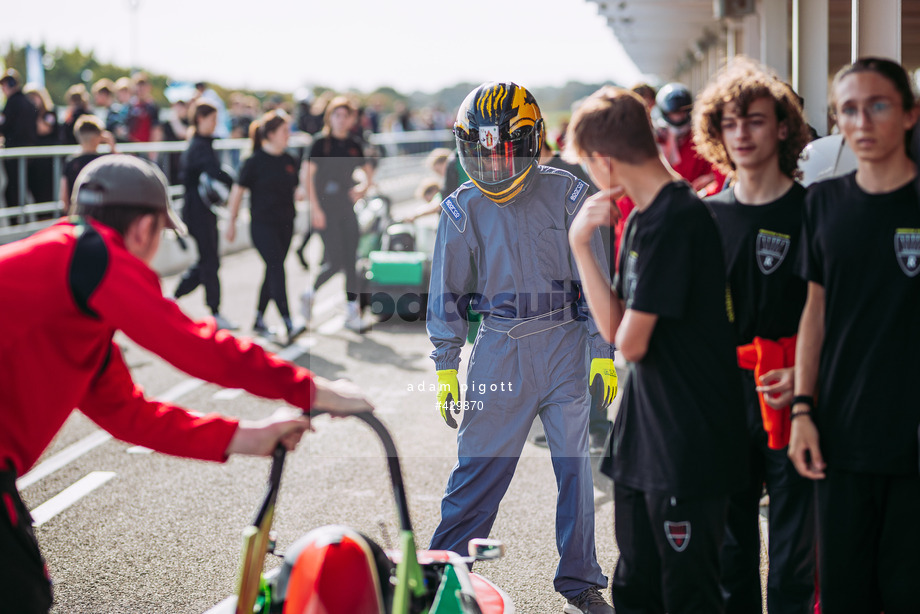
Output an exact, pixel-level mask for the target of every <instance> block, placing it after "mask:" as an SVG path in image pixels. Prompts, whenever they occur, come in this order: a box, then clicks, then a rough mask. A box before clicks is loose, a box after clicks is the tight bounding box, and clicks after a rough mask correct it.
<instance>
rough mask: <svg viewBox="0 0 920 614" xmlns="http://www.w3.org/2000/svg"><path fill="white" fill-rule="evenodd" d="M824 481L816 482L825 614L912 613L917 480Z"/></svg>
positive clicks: (847, 477) (919, 552) (855, 477)
mask: <svg viewBox="0 0 920 614" xmlns="http://www.w3.org/2000/svg"><path fill="white" fill-rule="evenodd" d="M829 464H830V463H829ZM826 476H827V477H825V478H824V479H823V480H818V481H817V482H816V491H817V497H816V501H817V516H818V571H819V574H818V575H819V580H820V584H821V611H822V612H823V614H838V613H839V612H847V613H849V612H854V613H859V614H868V613H870V612H871V613H872V614H878V613H879V612H884V613H885V614H903V613H906V612H917V611H918V609H920V605H918V604H920V600H918V598H917V584H916V582H917V578H920V531H917V529H916V525H917V520H916V516H917V510H918V509H920V476H917V475H909V476H896V475H871V474H860V473H850V472H846V471H839V470H838V471H834V470H833V469H831V468H830V467H829V468H828V470H827V471H826Z"/></svg>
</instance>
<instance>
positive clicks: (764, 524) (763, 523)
mask: <svg viewBox="0 0 920 614" xmlns="http://www.w3.org/2000/svg"><path fill="white" fill-rule="evenodd" d="M758 517H759V518H760V537H761V538H762V539H763V545H764V548H766V549H767V552H769V551H770V521H768V520H767V517H766V516H764V515H763V514H758Z"/></svg>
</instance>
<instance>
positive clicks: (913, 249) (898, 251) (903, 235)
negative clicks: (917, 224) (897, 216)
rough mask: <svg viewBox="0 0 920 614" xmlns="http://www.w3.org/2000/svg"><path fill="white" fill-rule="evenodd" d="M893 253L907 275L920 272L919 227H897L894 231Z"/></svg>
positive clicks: (913, 275)
mask: <svg viewBox="0 0 920 614" xmlns="http://www.w3.org/2000/svg"><path fill="white" fill-rule="evenodd" d="M894 253H895V255H896V256H897V257H898V266H900V267H901V270H902V271H904V274H905V275H907V276H908V277H916V276H917V273H920V228H898V229H896V230H895V231H894Z"/></svg>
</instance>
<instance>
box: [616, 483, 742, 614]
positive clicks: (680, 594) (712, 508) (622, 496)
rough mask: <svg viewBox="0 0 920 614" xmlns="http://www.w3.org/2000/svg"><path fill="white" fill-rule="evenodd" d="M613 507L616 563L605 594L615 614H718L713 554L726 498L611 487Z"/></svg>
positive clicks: (716, 555) (716, 553) (719, 599)
mask: <svg viewBox="0 0 920 614" xmlns="http://www.w3.org/2000/svg"><path fill="white" fill-rule="evenodd" d="M613 501H614V502H613V506H614V507H613V510H614V512H613V513H614V522H615V526H614V528H615V532H616V539H617V546H618V547H619V549H620V559H619V560H618V561H617V566H616V570H615V572H614V575H613V581H612V582H611V588H610V592H611V595H612V597H613V607H614V609H615V610H616V611H617V614H639V613H642V614H664V613H665V612H668V614H682V613H689V612H694V613H706V614H719V613H720V612H722V609H723V600H722V595H721V593H720V592H719V548H720V547H721V546H722V535H723V533H724V531H725V515H726V510H727V508H728V495H724V496H715V497H694V498H687V499H684V498H679V497H671V496H670V495H667V494H663V493H650V492H643V491H640V490H634V489H632V488H629V487H626V486H622V485H620V484H614V486H613ZM756 611H758V612H759V611H760V610H759V609H758V610H756Z"/></svg>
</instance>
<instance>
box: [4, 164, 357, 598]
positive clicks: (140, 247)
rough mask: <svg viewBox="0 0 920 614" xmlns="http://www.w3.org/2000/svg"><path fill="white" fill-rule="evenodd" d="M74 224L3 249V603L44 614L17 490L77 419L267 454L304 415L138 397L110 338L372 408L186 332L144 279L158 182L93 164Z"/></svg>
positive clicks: (273, 389) (216, 339)
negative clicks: (199, 410)
mask: <svg viewBox="0 0 920 614" xmlns="http://www.w3.org/2000/svg"><path fill="white" fill-rule="evenodd" d="M73 201H74V203H75V204H76V211H77V214H78V217H72V218H68V219H66V220H62V221H61V222H59V223H57V224H55V225H53V226H51V227H50V228H47V229H45V230H43V231H41V232H38V233H36V234H34V235H32V236H31V237H28V238H26V239H23V240H21V241H17V242H15V243H10V244H8V245H4V246H0V296H2V297H3V301H0V424H2V425H3V426H2V428H0V499H2V502H0V569H2V570H3V571H2V572H0V595H3V598H2V599H3V603H4V606H9V605H10V602H9V601H8V600H9V599H11V598H12V599H13V600H14V601H15V600H17V599H21V600H22V601H23V603H22V604H15V605H16V606H17V607H14V610H15V611H17V612H25V613H30V612H47V611H48V609H49V608H50V606H51V588H50V582H49V580H48V578H47V575H46V572H45V570H44V564H43V562H42V559H41V555H40V553H39V550H38V544H37V543H36V541H35V537H34V535H33V533H32V528H31V518H30V517H29V513H28V510H27V509H26V508H25V506H24V505H23V503H22V500H21V499H20V497H19V494H18V492H17V491H16V486H15V485H16V476H17V475H22V474H24V473H25V472H26V471H28V470H29V469H30V468H31V467H32V465H33V464H34V463H35V462H36V460H37V459H38V458H39V456H40V455H41V454H42V452H43V451H44V449H45V448H46V447H47V446H48V444H49V443H50V442H51V440H52V438H53V437H54V436H55V434H56V433H57V432H58V430H59V429H60V428H61V425H63V423H64V421H65V420H66V419H67V417H68V416H69V415H70V413H71V411H73V408H75V407H76V408H78V409H80V411H82V412H83V413H84V414H85V415H86V416H87V417H89V418H90V419H91V420H93V421H94V422H96V423H97V424H98V425H99V426H101V427H102V428H104V429H105V430H107V431H108V432H110V433H111V434H112V435H114V436H115V437H117V438H119V439H122V440H125V441H128V442H130V443H133V444H137V445H142V446H146V447H149V448H152V449H154V450H157V451H159V452H163V453H166V454H172V455H175V456H183V457H188V458H196V459H202V460H212V461H217V462H223V461H225V460H226V459H227V458H228V456H229V455H231V454H254V455H263V456H267V455H270V454H271V452H272V450H274V448H275V446H276V445H277V444H278V443H279V442H280V443H282V444H283V445H285V447H287V448H288V449H293V447H294V446H295V445H296V444H297V442H298V441H299V440H300V437H301V435H302V434H303V432H304V431H306V430H308V429H309V428H310V420H309V417H308V416H306V415H305V416H296V417H292V416H290V415H289V416H283V415H280V414H276V415H274V416H272V417H270V418H267V419H265V420H261V421H257V422H253V421H245V420H244V421H239V420H236V419H231V418H225V417H222V416H220V415H217V414H211V415H207V416H201V415H196V414H192V413H189V412H187V411H186V410H184V409H181V408H179V407H176V406H173V405H170V404H168V403H161V402H157V401H151V400H148V399H146V398H144V394H143V391H142V390H141V389H140V388H139V387H138V386H136V385H135V384H134V382H133V381H132V378H131V374H130V372H129V371H128V367H127V366H126V364H125V361H124V358H123V357H122V354H121V350H120V349H119V347H118V345H117V344H115V342H114V341H113V339H112V338H113V335H114V334H115V332H116V331H117V330H121V331H123V332H124V333H125V334H126V335H128V337H130V338H131V339H133V340H134V341H135V342H137V343H138V344H139V345H141V346H142V347H145V348H146V349H148V350H150V351H151V352H153V353H155V354H157V355H159V356H161V357H162V358H164V359H165V360H167V361H168V362H170V363H171V364H172V365H174V366H175V367H177V368H179V369H181V370H183V371H185V372H186V373H188V374H189V375H192V376H194V377H197V378H200V379H203V380H206V381H209V382H213V383H215V384H218V385H222V386H228V387H234V388H243V389H245V390H247V391H248V392H250V393H252V394H255V395H258V396H262V397H266V398H272V399H282V400H284V401H287V402H288V403H290V404H291V405H293V406H295V407H298V408H300V409H301V410H303V412H305V413H307V412H309V411H310V409H311V408H314V407H315V408H321V409H323V410H326V411H329V412H331V413H353V412H358V411H369V410H371V406H370V404H369V403H368V402H367V401H366V400H365V399H364V397H363V396H362V395H361V393H360V392H359V391H358V389H357V387H355V386H354V385H353V384H349V383H347V382H342V381H336V382H330V381H328V380H325V379H323V378H320V377H318V376H315V375H313V374H312V373H310V371H308V370H307V369H304V368H302V367H298V366H296V365H293V364H290V363H288V362H285V361H283V360H281V359H280V358H277V357H276V356H273V355H270V354H268V353H266V352H265V351H264V350H262V348H261V347H259V346H258V345H256V344H255V343H252V342H251V341H248V340H245V339H236V338H234V337H233V336H232V335H230V334H229V333H227V332H226V331H221V330H218V329H217V327H216V325H215V323H214V321H213V320H212V319H208V320H205V321H202V322H193V321H192V320H190V319H189V318H188V317H186V316H185V315H184V314H183V313H182V311H181V310H180V309H179V307H178V306H177V305H176V304H175V303H174V302H173V301H170V300H168V299H166V298H164V297H163V294H162V291H161V289H160V284H159V280H158V278H157V276H156V274H155V273H154V272H153V271H152V270H151V269H150V267H149V263H150V261H151V260H152V259H153V256H154V254H155V253H156V251H157V248H158V247H159V243H160V236H161V234H162V231H163V229H164V228H172V229H180V228H181V222H178V220H177V219H176V218H175V215H174V213H173V212H172V210H171V208H170V205H169V196H168V193H167V190H166V181H165V178H164V177H163V174H162V173H161V172H160V171H159V169H157V168H156V167H154V166H153V165H151V164H149V163H147V162H145V161H142V160H139V159H137V158H133V157H131V156H126V155H117V154H115V155H110V156H105V157H103V158H100V159H98V160H95V161H93V162H92V163H90V164H89V165H87V167H86V168H85V169H84V170H83V171H82V172H81V173H80V176H79V177H78V178H77V182H76V185H75V186H74V198H73Z"/></svg>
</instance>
